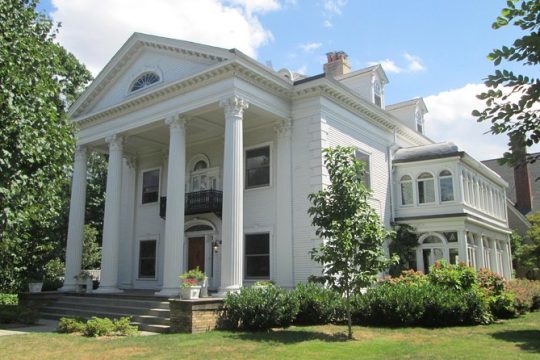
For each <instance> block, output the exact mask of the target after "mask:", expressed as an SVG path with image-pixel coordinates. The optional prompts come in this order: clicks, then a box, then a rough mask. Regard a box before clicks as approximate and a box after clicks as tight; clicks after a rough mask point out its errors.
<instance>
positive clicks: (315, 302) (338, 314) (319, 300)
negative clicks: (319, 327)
mask: <svg viewBox="0 0 540 360" xmlns="http://www.w3.org/2000/svg"><path fill="white" fill-rule="evenodd" d="M294 295H295V296H296V298H297V300H298V303H299V311H298V314H297V315H296V319H295V320H294V322H295V324H302V325H316V324H328V323H331V322H336V321H340V320H342V319H343V318H344V316H345V315H344V313H345V309H344V305H343V301H342V299H341V296H340V295H339V294H338V293H336V292H335V291H332V290H330V289H327V288H324V287H322V286H320V285H317V284H313V283H307V284H298V286H297V287H296V289H295V290H294Z"/></svg>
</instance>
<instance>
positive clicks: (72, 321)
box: [58, 317, 86, 334]
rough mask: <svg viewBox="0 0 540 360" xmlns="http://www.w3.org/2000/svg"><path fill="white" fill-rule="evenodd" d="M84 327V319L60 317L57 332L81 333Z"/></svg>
mask: <svg viewBox="0 0 540 360" xmlns="http://www.w3.org/2000/svg"><path fill="white" fill-rule="evenodd" d="M85 328H86V319H84V318H79V317H77V318H70V317H62V318H60V320H59V321H58V332H60V333H67V334H71V333H83V332H84V330H85Z"/></svg>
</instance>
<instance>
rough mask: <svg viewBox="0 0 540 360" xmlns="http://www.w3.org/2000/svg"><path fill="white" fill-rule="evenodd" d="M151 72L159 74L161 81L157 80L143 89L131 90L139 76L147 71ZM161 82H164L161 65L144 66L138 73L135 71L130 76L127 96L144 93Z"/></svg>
mask: <svg viewBox="0 0 540 360" xmlns="http://www.w3.org/2000/svg"><path fill="white" fill-rule="evenodd" d="M150 72H153V73H155V74H157V76H159V81H157V82H155V83H153V84H151V85H149V86H146V87H143V88H141V89H138V90H135V91H131V88H132V87H133V84H134V83H135V81H137V79H139V77H141V76H142V75H144V74H146V73H150ZM161 83H163V71H161V69H160V68H159V67H157V66H144V67H143V68H142V69H140V70H139V71H137V72H136V73H133V74H132V75H131V76H130V79H129V85H128V87H127V89H126V96H136V95H138V94H141V93H143V92H144V91H145V90H147V89H150V88H153V87H155V86H156V85H159V84H161Z"/></svg>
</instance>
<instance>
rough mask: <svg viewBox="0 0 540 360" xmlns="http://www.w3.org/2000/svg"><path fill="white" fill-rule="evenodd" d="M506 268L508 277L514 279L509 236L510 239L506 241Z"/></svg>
mask: <svg viewBox="0 0 540 360" xmlns="http://www.w3.org/2000/svg"><path fill="white" fill-rule="evenodd" d="M503 249H504V265H505V267H504V269H505V272H506V278H507V279H508V280H510V279H512V268H513V266H512V249H511V247H510V238H509V237H508V241H507V242H505V243H504V247H503Z"/></svg>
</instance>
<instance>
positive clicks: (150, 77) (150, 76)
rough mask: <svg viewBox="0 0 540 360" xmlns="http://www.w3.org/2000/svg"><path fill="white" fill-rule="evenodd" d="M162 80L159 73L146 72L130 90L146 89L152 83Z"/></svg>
mask: <svg viewBox="0 0 540 360" xmlns="http://www.w3.org/2000/svg"><path fill="white" fill-rule="evenodd" d="M159 80H160V78H159V75H158V74H156V73H155V72H145V73H144V74H142V75H141V76H139V77H138V78H137V79H135V81H134V82H133V84H132V85H131V88H130V92H134V91H138V90H141V89H144V88H146V87H148V86H150V85H152V84H155V83H157V82H158V81H159Z"/></svg>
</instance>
